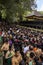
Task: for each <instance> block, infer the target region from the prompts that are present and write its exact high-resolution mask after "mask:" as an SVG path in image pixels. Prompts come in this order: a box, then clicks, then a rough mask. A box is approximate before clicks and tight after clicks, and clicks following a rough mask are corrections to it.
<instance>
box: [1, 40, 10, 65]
mask: <svg viewBox="0 0 43 65" xmlns="http://www.w3.org/2000/svg"><path fill="white" fill-rule="evenodd" d="M8 50H9V43H8V40H7V39H6V41H5V43H4V44H3V45H2V47H1V51H3V52H4V55H3V65H6V59H5V55H6V53H7V51H8Z"/></svg>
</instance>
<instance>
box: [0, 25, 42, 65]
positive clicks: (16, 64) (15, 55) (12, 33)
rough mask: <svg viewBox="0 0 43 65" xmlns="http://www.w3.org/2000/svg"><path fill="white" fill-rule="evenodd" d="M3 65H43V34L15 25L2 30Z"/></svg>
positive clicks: (0, 38)
mask: <svg viewBox="0 0 43 65" xmlns="http://www.w3.org/2000/svg"><path fill="white" fill-rule="evenodd" d="M0 45H1V49H0V52H3V65H43V33H41V32H36V31H31V30H30V29H27V28H25V27H20V26H17V25H13V26H12V27H10V26H9V25H8V26H7V27H4V26H2V27H1V28H0Z"/></svg>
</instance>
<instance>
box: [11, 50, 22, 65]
mask: <svg viewBox="0 0 43 65" xmlns="http://www.w3.org/2000/svg"><path fill="white" fill-rule="evenodd" d="M21 61H22V56H21V54H20V52H19V51H17V50H15V55H14V56H13V57H12V65H19V64H20V62H21Z"/></svg>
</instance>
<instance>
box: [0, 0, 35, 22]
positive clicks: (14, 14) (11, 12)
mask: <svg viewBox="0 0 43 65" xmlns="http://www.w3.org/2000/svg"><path fill="white" fill-rule="evenodd" d="M34 1H35V0H0V11H4V10H5V12H3V13H4V15H5V14H6V15H5V17H3V18H6V17H7V19H9V20H11V21H14V18H18V17H19V19H20V20H22V17H23V14H24V13H25V12H26V11H29V10H32V8H31V6H33V5H34V6H35V5H36V4H35V2H34ZM3 13H2V14H3Z"/></svg>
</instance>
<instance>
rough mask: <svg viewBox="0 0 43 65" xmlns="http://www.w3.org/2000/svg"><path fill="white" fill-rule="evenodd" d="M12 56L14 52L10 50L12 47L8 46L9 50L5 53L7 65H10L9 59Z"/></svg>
mask: <svg viewBox="0 0 43 65" xmlns="http://www.w3.org/2000/svg"><path fill="white" fill-rule="evenodd" d="M13 56H14V51H13V50H12V46H9V50H8V51H7V53H6V56H5V59H6V64H7V65H12V62H11V59H12V57H13Z"/></svg>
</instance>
